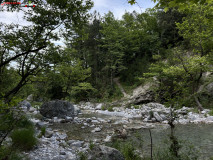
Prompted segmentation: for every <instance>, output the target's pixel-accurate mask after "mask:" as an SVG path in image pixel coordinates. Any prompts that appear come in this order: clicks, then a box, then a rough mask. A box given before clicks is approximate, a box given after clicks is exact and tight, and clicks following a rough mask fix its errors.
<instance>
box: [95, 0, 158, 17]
mask: <svg viewBox="0 0 213 160" xmlns="http://www.w3.org/2000/svg"><path fill="white" fill-rule="evenodd" d="M93 1H94V7H93V8H92V10H91V12H93V11H94V10H97V11H98V12H99V13H100V14H101V15H104V14H105V13H108V12H109V11H111V12H113V13H114V16H115V17H116V18H118V19H121V18H122V15H123V14H124V13H125V11H127V12H132V11H134V10H135V11H137V12H138V13H141V12H144V11H145V10H146V8H152V7H154V3H153V2H152V1H151V0H143V1H142V0H138V3H137V4H135V5H130V4H129V3H128V0H93Z"/></svg>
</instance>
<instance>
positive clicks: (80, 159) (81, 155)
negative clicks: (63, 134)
mask: <svg viewBox="0 0 213 160" xmlns="http://www.w3.org/2000/svg"><path fill="white" fill-rule="evenodd" d="M87 159H88V158H87V155H86V154H85V153H84V152H79V153H78V160H87Z"/></svg>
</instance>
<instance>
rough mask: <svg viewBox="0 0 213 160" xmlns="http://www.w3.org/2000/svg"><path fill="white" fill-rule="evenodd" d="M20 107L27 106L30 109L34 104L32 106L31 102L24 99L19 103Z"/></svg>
mask: <svg viewBox="0 0 213 160" xmlns="http://www.w3.org/2000/svg"><path fill="white" fill-rule="evenodd" d="M19 107H22V108H25V107H26V108H27V110H28V111H29V110H30V108H31V107H32V106H31V104H30V102H28V101H26V100H24V101H22V102H20V103H19Z"/></svg>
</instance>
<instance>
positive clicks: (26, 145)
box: [11, 129, 37, 150]
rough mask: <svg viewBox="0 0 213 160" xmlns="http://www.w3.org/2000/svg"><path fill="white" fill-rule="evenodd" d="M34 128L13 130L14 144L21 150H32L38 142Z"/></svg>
mask: <svg viewBox="0 0 213 160" xmlns="http://www.w3.org/2000/svg"><path fill="white" fill-rule="evenodd" d="M34 134H35V133H34V129H16V130H14V131H13V132H12V134H11V138H12V144H13V146H14V147H17V148H19V149H20V150H30V149H32V148H33V147H34V146H35V145H36V144H37V139H36V138H35V135H34Z"/></svg>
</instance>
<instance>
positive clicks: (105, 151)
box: [88, 145, 125, 160]
mask: <svg viewBox="0 0 213 160" xmlns="http://www.w3.org/2000/svg"><path fill="white" fill-rule="evenodd" d="M94 159H95V160H125V159H124V156H123V155H122V154H121V152H119V151H118V150H116V149H114V148H111V147H107V146H103V145H100V146H95V147H94V148H93V149H92V151H91V152H90V153H89V155H88V160H94Z"/></svg>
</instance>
